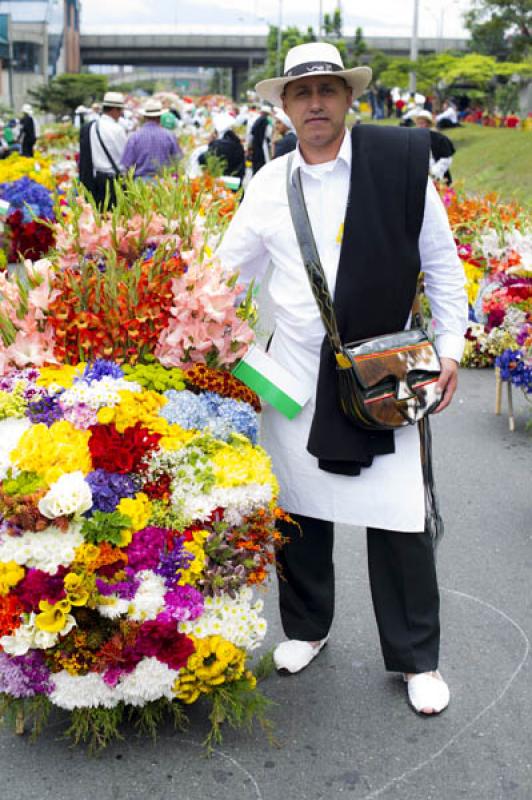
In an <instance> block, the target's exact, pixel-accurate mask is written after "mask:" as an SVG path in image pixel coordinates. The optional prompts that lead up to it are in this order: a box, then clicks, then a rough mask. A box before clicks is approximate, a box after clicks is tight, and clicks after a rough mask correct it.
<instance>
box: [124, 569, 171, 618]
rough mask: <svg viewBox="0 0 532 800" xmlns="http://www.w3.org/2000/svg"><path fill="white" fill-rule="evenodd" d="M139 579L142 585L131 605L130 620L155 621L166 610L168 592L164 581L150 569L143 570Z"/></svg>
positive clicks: (139, 574)
mask: <svg viewBox="0 0 532 800" xmlns="http://www.w3.org/2000/svg"><path fill="white" fill-rule="evenodd" d="M137 577H138V578H140V581H141V584H140V586H139V588H138V589H137V591H136V594H135V597H134V598H133V600H132V601H131V603H130V605H129V618H130V619H132V620H135V621H136V622H144V621H145V620H148V619H155V617H156V616H157V614H160V613H161V611H162V610H163V608H164V596H165V594H166V591H167V589H166V585H165V582H164V579H163V578H162V577H161V576H160V575H156V574H155V572H152V571H151V570H149V569H145V570H142V572H139V573H138V575H137Z"/></svg>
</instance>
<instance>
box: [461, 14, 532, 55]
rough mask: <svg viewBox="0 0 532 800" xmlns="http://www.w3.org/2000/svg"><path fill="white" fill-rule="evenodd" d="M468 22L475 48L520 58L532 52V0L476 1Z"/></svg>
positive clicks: (468, 16)
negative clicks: (531, 50)
mask: <svg viewBox="0 0 532 800" xmlns="http://www.w3.org/2000/svg"><path fill="white" fill-rule="evenodd" d="M465 23H466V27H467V28H468V30H469V31H470V33H471V49H472V50H475V51H478V52H479V53H481V54H483V55H492V56H495V57H496V58H500V59H504V60H516V61H517V60H520V59H522V58H523V59H524V58H527V56H528V55H529V54H530V46H531V40H532V3H531V0H474V5H473V8H472V9H471V10H470V11H469V12H468V13H467V14H466V15H465Z"/></svg>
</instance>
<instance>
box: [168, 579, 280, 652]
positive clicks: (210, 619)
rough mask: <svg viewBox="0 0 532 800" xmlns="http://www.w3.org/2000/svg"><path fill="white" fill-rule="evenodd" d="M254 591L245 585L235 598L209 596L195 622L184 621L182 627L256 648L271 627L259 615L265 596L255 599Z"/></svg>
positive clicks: (237, 645)
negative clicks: (262, 598)
mask: <svg viewBox="0 0 532 800" xmlns="http://www.w3.org/2000/svg"><path fill="white" fill-rule="evenodd" d="M252 600H253V592H252V590H251V589H250V588H249V587H247V586H245V587H244V588H243V589H241V590H240V592H238V593H237V595H236V597H235V598H233V599H232V598H231V597H228V596H226V595H224V596H223V597H217V598H214V600H212V599H210V598H206V600H205V611H204V613H203V614H202V615H201V617H200V618H199V619H198V620H197V621H195V622H182V623H181V624H180V625H179V630H180V631H181V632H182V633H192V634H193V635H194V636H197V637H198V638H200V639H201V638H204V637H205V636H215V635H217V634H218V635H221V636H223V638H224V639H227V641H229V642H232V643H233V644H234V645H235V647H240V648H242V649H244V650H254V649H255V648H256V647H258V646H259V645H260V643H261V642H262V640H263V639H264V637H265V635H266V631H267V628H268V625H267V622H266V620H265V619H264V617H261V616H259V615H260V612H261V611H262V608H263V602H262V600H257V601H256V602H255V603H252Z"/></svg>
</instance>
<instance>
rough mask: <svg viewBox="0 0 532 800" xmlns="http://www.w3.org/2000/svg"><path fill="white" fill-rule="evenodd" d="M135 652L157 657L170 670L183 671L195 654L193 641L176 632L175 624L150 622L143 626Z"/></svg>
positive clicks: (157, 621) (155, 620)
mask: <svg viewBox="0 0 532 800" xmlns="http://www.w3.org/2000/svg"><path fill="white" fill-rule="evenodd" d="M135 651H136V652H137V653H142V655H143V656H148V657H155V658H157V659H158V660H159V661H162V662H163V664H168V666H169V667H170V669H176V670H177V669H181V667H184V666H185V664H186V663H187V661H188V657H189V656H191V655H192V653H193V652H194V644H193V642H192V639H189V638H188V636H185V634H184V633H179V632H178V631H176V626H175V622H162V621H159V620H157V619H154V620H149V621H148V622H145V623H144V625H142V627H141V629H140V630H139V634H138V636H137V641H136V642H135Z"/></svg>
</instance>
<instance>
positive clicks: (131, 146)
mask: <svg viewBox="0 0 532 800" xmlns="http://www.w3.org/2000/svg"><path fill="white" fill-rule="evenodd" d="M163 111H164V109H163V106H162V103H161V101H160V100H155V99H154V98H150V99H149V100H147V101H146V103H145V104H144V108H143V109H142V111H141V114H142V117H143V119H144V122H143V125H142V126H141V128H139V130H138V131H135V133H133V134H132V135H131V136H130V137H129V139H128V142H127V145H126V149H125V151H124V155H123V157H122V165H123V166H124V168H125V169H126V170H128V169H131V168H132V167H134V168H135V178H142V180H151V179H152V178H154V177H155V175H157V174H158V173H159V172H160V171H161V170H162V169H163V168H164V167H169V166H170V165H171V164H173V163H177V161H178V160H179V159H180V158H182V157H183V151H182V150H181V148H180V147H179V145H178V143H177V140H176V137H175V136H174V135H173V134H172V133H170V131H168V130H166V129H165V128H163V127H162V125H161V115H162V113H163Z"/></svg>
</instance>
